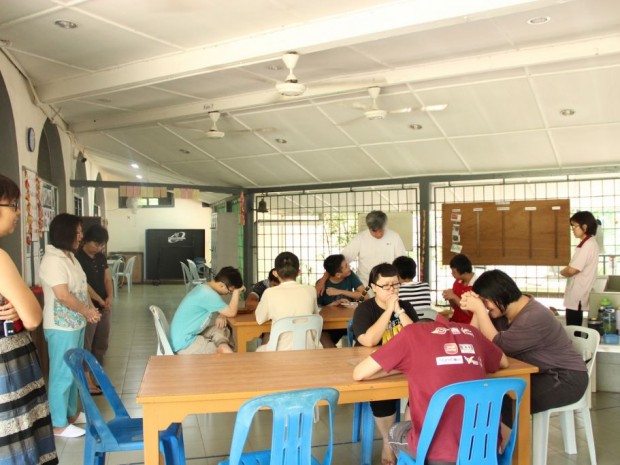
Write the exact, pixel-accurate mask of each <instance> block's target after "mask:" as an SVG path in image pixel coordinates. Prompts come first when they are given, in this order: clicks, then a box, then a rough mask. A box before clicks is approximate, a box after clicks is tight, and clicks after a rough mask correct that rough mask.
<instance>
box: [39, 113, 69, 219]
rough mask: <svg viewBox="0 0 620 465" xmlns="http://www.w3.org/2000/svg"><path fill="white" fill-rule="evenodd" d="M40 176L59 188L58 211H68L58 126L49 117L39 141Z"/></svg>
mask: <svg viewBox="0 0 620 465" xmlns="http://www.w3.org/2000/svg"><path fill="white" fill-rule="evenodd" d="M37 173H38V174H39V177H41V178H43V179H45V180H46V181H48V182H50V183H52V184H54V185H55V186H56V187H57V188H58V212H59V213H61V212H66V211H67V181H66V179H67V178H66V175H65V165H64V161H63V155H62V145H61V144H60V135H59V134H58V128H57V127H56V125H55V124H54V123H52V122H51V121H50V120H49V119H48V120H47V121H45V125H44V126H43V131H41V137H40V142H39V156H38V159H37Z"/></svg>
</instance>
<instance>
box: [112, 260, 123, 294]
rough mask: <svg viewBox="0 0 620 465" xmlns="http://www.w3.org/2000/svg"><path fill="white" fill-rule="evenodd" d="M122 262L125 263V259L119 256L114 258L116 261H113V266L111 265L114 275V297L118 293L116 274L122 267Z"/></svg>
mask: <svg viewBox="0 0 620 465" xmlns="http://www.w3.org/2000/svg"><path fill="white" fill-rule="evenodd" d="M121 263H123V260H122V259H121V258H118V259H116V260H114V263H112V266H111V267H110V276H111V277H112V289H113V291H114V297H116V294H117V293H118V277H117V276H116V274H117V273H118V270H119V269H120V267H121Z"/></svg>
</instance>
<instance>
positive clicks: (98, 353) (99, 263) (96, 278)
mask: <svg viewBox="0 0 620 465" xmlns="http://www.w3.org/2000/svg"><path fill="white" fill-rule="evenodd" d="M108 238H109V236H108V231H107V230H106V229H105V228H104V227H103V226H100V225H93V226H91V227H90V228H88V230H87V231H86V233H85V234H84V240H83V242H82V246H81V247H80V250H79V251H78V252H77V253H76V254H75V258H77V260H78V261H79V262H80V265H81V266H82V269H83V270H84V273H86V281H87V282H88V294H89V296H90V298H91V299H92V301H93V304H94V305H95V307H96V308H97V310H99V313H100V314H101V319H100V320H99V322H98V323H88V325H87V326H86V331H85V334H84V348H85V349H86V350H89V351H91V352H92V354H93V355H94V356H95V358H96V359H97V361H98V362H99V363H100V364H101V365H102V366H103V359H104V356H105V354H106V352H107V350H108V341H109V338H110V321H111V310H112V298H113V289H112V275H111V274H110V269H109V268H108V261H107V259H106V256H105V255H104V254H103V253H102V252H101V251H102V250H103V248H104V247H105V245H106V244H107V242H108ZM88 382H89V387H90V390H91V394H95V395H98V394H101V389H99V387H98V386H97V385H96V384H95V382H94V381H93V380H91V379H90V377H88Z"/></svg>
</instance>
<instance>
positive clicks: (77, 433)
mask: <svg viewBox="0 0 620 465" xmlns="http://www.w3.org/2000/svg"><path fill="white" fill-rule="evenodd" d="M85 434H86V430H84V429H82V428H80V427H79V426H74V425H68V426H67V427H66V428H65V429H64V430H63V431H62V433H54V436H57V437H59V438H79V437H81V436H84V435H85Z"/></svg>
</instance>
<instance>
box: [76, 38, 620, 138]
mask: <svg viewBox="0 0 620 465" xmlns="http://www.w3.org/2000/svg"><path fill="white" fill-rule="evenodd" d="M613 54H620V34H610V35H606V36H602V37H593V38H588V39H582V40H575V41H569V42H562V43H554V44H551V45H540V46H532V47H527V48H521V49H518V50H510V51H502V52H495V53H485V54H481V55H477V56H470V57H466V58H458V59H454V60H442V61H438V62H434V63H422V64H417V65H414V66H410V67H406V68H399V69H396V70H393V71H383V72H381V73H364V74H359V75H355V76H354V82H352V77H351V76H349V77H345V78H341V79H334V80H332V81H330V85H329V86H325V87H321V83H320V82H319V83H315V84H316V85H315V86H314V87H313V85H312V83H308V89H307V90H306V92H305V93H304V95H303V96H301V97H288V98H283V97H281V96H280V95H279V94H278V93H277V91H276V90H275V89H272V90H269V91H262V92H254V93H251V94H243V95H237V96H230V97H223V98H219V99H214V100H211V101H210V102H209V104H208V106H206V107H205V103H204V102H193V103H188V104H184V105H175V106H169V107H160V108H155V109H150V110H144V111H137V112H132V113H124V114H121V115H115V116H114V117H108V118H100V119H97V120H96V121H83V122H80V123H76V124H73V125H71V127H70V130H71V131H72V132H74V133H87V132H97V131H104V130H110V129H119V128H128V127H133V126H145V125H149V124H154V123H156V122H162V121H173V120H175V119H189V118H192V117H194V118H195V117H200V116H206V114H207V112H208V111H211V110H219V111H235V110H245V109H252V108H257V107H261V106H266V105H273V104H274V103H277V102H282V103H290V102H294V101H300V102H303V101H304V100H307V99H309V98H313V97H321V96H327V95H332V94H338V93H343V92H350V91H353V90H361V89H365V88H366V87H368V84H367V83H368V82H384V83H386V84H389V85H394V84H401V83H408V82H422V81H432V80H437V79H444V78H449V77H455V76H463V75H468V74H478V73H488V72H493V71H500V70H506V69H516V68H522V69H523V70H524V71H523V72H524V75H525V73H526V70H525V68H526V67H528V66H536V65H542V64H548V63H555V62H562V61H572V60H582V59H585V58H592V57H598V56H603V55H613Z"/></svg>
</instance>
